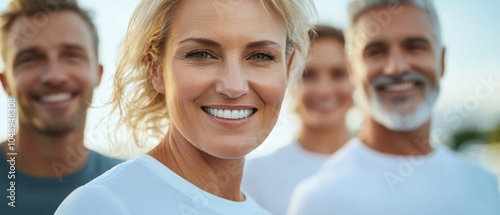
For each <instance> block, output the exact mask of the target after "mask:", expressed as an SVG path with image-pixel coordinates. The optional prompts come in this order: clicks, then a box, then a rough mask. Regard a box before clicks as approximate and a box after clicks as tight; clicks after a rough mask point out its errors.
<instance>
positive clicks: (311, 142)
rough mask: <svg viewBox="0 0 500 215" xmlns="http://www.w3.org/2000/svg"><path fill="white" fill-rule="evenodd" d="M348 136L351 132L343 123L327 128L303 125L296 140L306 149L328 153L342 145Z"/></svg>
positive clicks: (349, 136)
mask: <svg viewBox="0 0 500 215" xmlns="http://www.w3.org/2000/svg"><path fill="white" fill-rule="evenodd" d="M350 138H351V134H350V133H349V131H348V130H347V128H346V127H345V125H339V126H336V127H331V128H327V129H325V128H323V129H318V128H312V127H308V126H303V127H302V129H301V132H300V135H299V138H298V142H299V144H300V145H301V146H302V148H304V149H306V150H307V151H311V152H314V153H319V154H327V155H329V154H332V153H334V152H335V151H337V150H338V149H339V148H340V147H342V146H343V145H344V143H346V142H347V141H348V140H349V139H350Z"/></svg>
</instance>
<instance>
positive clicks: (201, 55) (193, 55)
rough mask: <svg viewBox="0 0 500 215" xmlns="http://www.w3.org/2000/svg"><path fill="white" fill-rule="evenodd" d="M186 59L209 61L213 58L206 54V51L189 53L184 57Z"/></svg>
mask: <svg viewBox="0 0 500 215" xmlns="http://www.w3.org/2000/svg"><path fill="white" fill-rule="evenodd" d="M186 57H188V58H189V57H190V58H199V59H210V58H213V56H212V55H211V54H210V53H208V52H207V51H194V52H190V53H188V54H187V55H186Z"/></svg>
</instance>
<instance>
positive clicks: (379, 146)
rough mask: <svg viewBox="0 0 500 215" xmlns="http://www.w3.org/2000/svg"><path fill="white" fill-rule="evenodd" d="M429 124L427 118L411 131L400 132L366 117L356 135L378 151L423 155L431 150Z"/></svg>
mask: <svg viewBox="0 0 500 215" xmlns="http://www.w3.org/2000/svg"><path fill="white" fill-rule="evenodd" d="M430 124H431V123H430V120H429V121H427V122H426V123H425V124H424V125H422V126H420V127H419V128H417V129H415V130H413V131H408V132H400V131H393V130H390V129H387V128H386V127H385V126H383V125H381V124H380V123H378V122H376V121H375V120H373V118H370V117H368V118H367V120H366V122H365V124H364V126H363V129H362V130H361V132H360V134H359V135H358V137H359V139H360V140H361V141H362V142H363V143H364V144H365V145H367V146H369V147H371V148H373V149H375V150H377V151H380V152H384V153H389V154H395V155H425V154H429V153H431V152H432V146H431V144H430V139H429V132H430Z"/></svg>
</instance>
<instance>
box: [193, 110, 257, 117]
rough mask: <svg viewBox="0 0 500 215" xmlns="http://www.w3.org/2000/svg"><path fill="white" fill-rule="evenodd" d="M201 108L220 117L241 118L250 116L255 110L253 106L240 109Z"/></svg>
mask: <svg viewBox="0 0 500 215" xmlns="http://www.w3.org/2000/svg"><path fill="white" fill-rule="evenodd" d="M202 109H203V111H205V112H206V113H208V114H210V115H212V116H215V117H218V118H222V119H243V118H247V117H249V116H251V115H252V114H253V113H254V112H255V109H254V108H248V109H242V110H229V109H216V108H211V107H202Z"/></svg>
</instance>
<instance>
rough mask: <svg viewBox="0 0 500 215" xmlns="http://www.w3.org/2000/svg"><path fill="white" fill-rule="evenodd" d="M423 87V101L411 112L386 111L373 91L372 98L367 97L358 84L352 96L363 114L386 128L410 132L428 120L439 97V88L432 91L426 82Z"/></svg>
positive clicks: (402, 110)
mask: <svg viewBox="0 0 500 215" xmlns="http://www.w3.org/2000/svg"><path fill="white" fill-rule="evenodd" d="M424 85H425V89H424V92H425V95H424V101H422V102H421V103H420V104H419V105H418V106H417V107H416V108H415V109H414V110H413V111H411V112H409V111H408V110H404V109H400V110H392V111H390V110H387V108H385V107H384V106H383V104H382V103H381V102H380V97H379V96H378V95H377V92H376V91H375V90H373V92H374V96H371V97H370V96H368V94H367V93H366V91H365V90H364V87H363V86H361V84H360V83H359V84H358V86H356V89H355V91H354V93H353V96H354V100H355V101H356V103H358V104H359V105H360V107H361V109H362V110H363V112H365V113H367V114H369V115H370V116H371V117H373V118H374V119H375V120H376V121H377V122H378V123H380V124H382V125H384V126H385V127H386V128H388V129H390V130H394V131H401V132H404V131H412V130H415V129H417V128H418V127H420V126H422V125H423V124H424V123H426V122H427V121H428V120H430V118H431V116H432V110H433V108H434V105H435V103H436V101H437V98H438V95H439V86H437V87H436V88H435V89H432V88H431V85H430V83H428V82H427V83H425V84H424ZM370 87H371V86H370ZM372 89H373V88H372Z"/></svg>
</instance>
